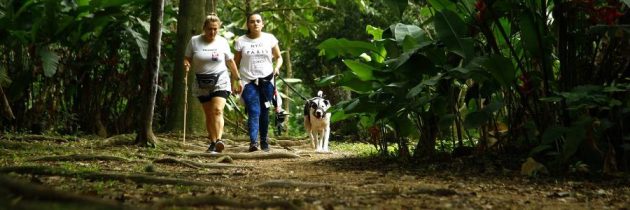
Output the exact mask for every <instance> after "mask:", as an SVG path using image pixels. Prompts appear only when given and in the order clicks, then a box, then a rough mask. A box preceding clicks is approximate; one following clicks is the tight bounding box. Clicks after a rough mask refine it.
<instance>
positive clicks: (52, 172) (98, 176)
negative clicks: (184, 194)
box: [0, 166, 229, 187]
mask: <svg viewBox="0 0 630 210" xmlns="http://www.w3.org/2000/svg"><path fill="white" fill-rule="evenodd" d="M11 172H13V173H18V174H33V175H46V176H63V177H75V178H83V179H89V180H117V181H123V182H124V181H126V180H130V181H133V182H136V183H144V184H171V185H193V186H194V185H197V186H210V185H214V186H225V187H229V185H227V184H225V183H222V182H216V183H215V182H200V181H192V180H185V179H177V178H168V177H156V176H147V175H138V174H121V173H111V172H75V171H68V170H65V169H62V168H53V167H47V166H13V167H3V168H0V173H11Z"/></svg>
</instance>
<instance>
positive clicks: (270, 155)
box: [161, 151, 300, 160]
mask: <svg viewBox="0 0 630 210" xmlns="http://www.w3.org/2000/svg"><path fill="white" fill-rule="evenodd" d="M161 152H162V153H164V154H168V155H174V156H186V157H223V156H230V157H231V158H232V159H234V160H244V159H281V158H299V157H300V156H299V155H296V154H293V153H288V152H251V153H205V152H174V151H161Z"/></svg>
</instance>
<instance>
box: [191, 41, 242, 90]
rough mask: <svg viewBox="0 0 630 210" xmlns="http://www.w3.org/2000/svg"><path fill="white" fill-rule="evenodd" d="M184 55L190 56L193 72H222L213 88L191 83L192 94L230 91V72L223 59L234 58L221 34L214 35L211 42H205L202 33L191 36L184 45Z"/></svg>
mask: <svg viewBox="0 0 630 210" xmlns="http://www.w3.org/2000/svg"><path fill="white" fill-rule="evenodd" d="M185 56H186V57H189V58H192V71H193V72H195V74H215V73H219V72H223V73H222V74H221V75H220V76H219V78H218V80H217V83H216V85H215V86H214V87H213V88H200V87H199V85H198V84H197V83H196V82H195V83H193V95H194V96H202V95H208V94H209V93H210V92H215V91H220V90H225V91H230V88H231V87H230V74H229V71H228V72H224V71H227V66H226V65H225V61H229V60H232V59H234V54H232V51H230V45H229V44H228V41H227V40H226V39H225V38H223V37H222V36H219V35H217V36H215V37H214V40H213V41H212V42H211V43H208V42H206V40H205V39H204V38H203V35H197V36H193V37H192V38H191V39H190V42H189V43H188V46H187V47H186V52H185Z"/></svg>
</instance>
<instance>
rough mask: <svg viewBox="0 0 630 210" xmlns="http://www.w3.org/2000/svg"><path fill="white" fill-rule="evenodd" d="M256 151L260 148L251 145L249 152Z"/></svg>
mask: <svg viewBox="0 0 630 210" xmlns="http://www.w3.org/2000/svg"><path fill="white" fill-rule="evenodd" d="M255 151H258V147H257V146H256V144H249V152H255Z"/></svg>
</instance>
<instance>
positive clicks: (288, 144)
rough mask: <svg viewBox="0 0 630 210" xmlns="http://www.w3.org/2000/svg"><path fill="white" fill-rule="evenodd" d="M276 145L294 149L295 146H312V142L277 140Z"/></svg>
mask: <svg viewBox="0 0 630 210" xmlns="http://www.w3.org/2000/svg"><path fill="white" fill-rule="evenodd" d="M276 144H278V145H280V146H283V147H294V146H302V145H309V146H310V145H311V142H310V141H300V140H276Z"/></svg>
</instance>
